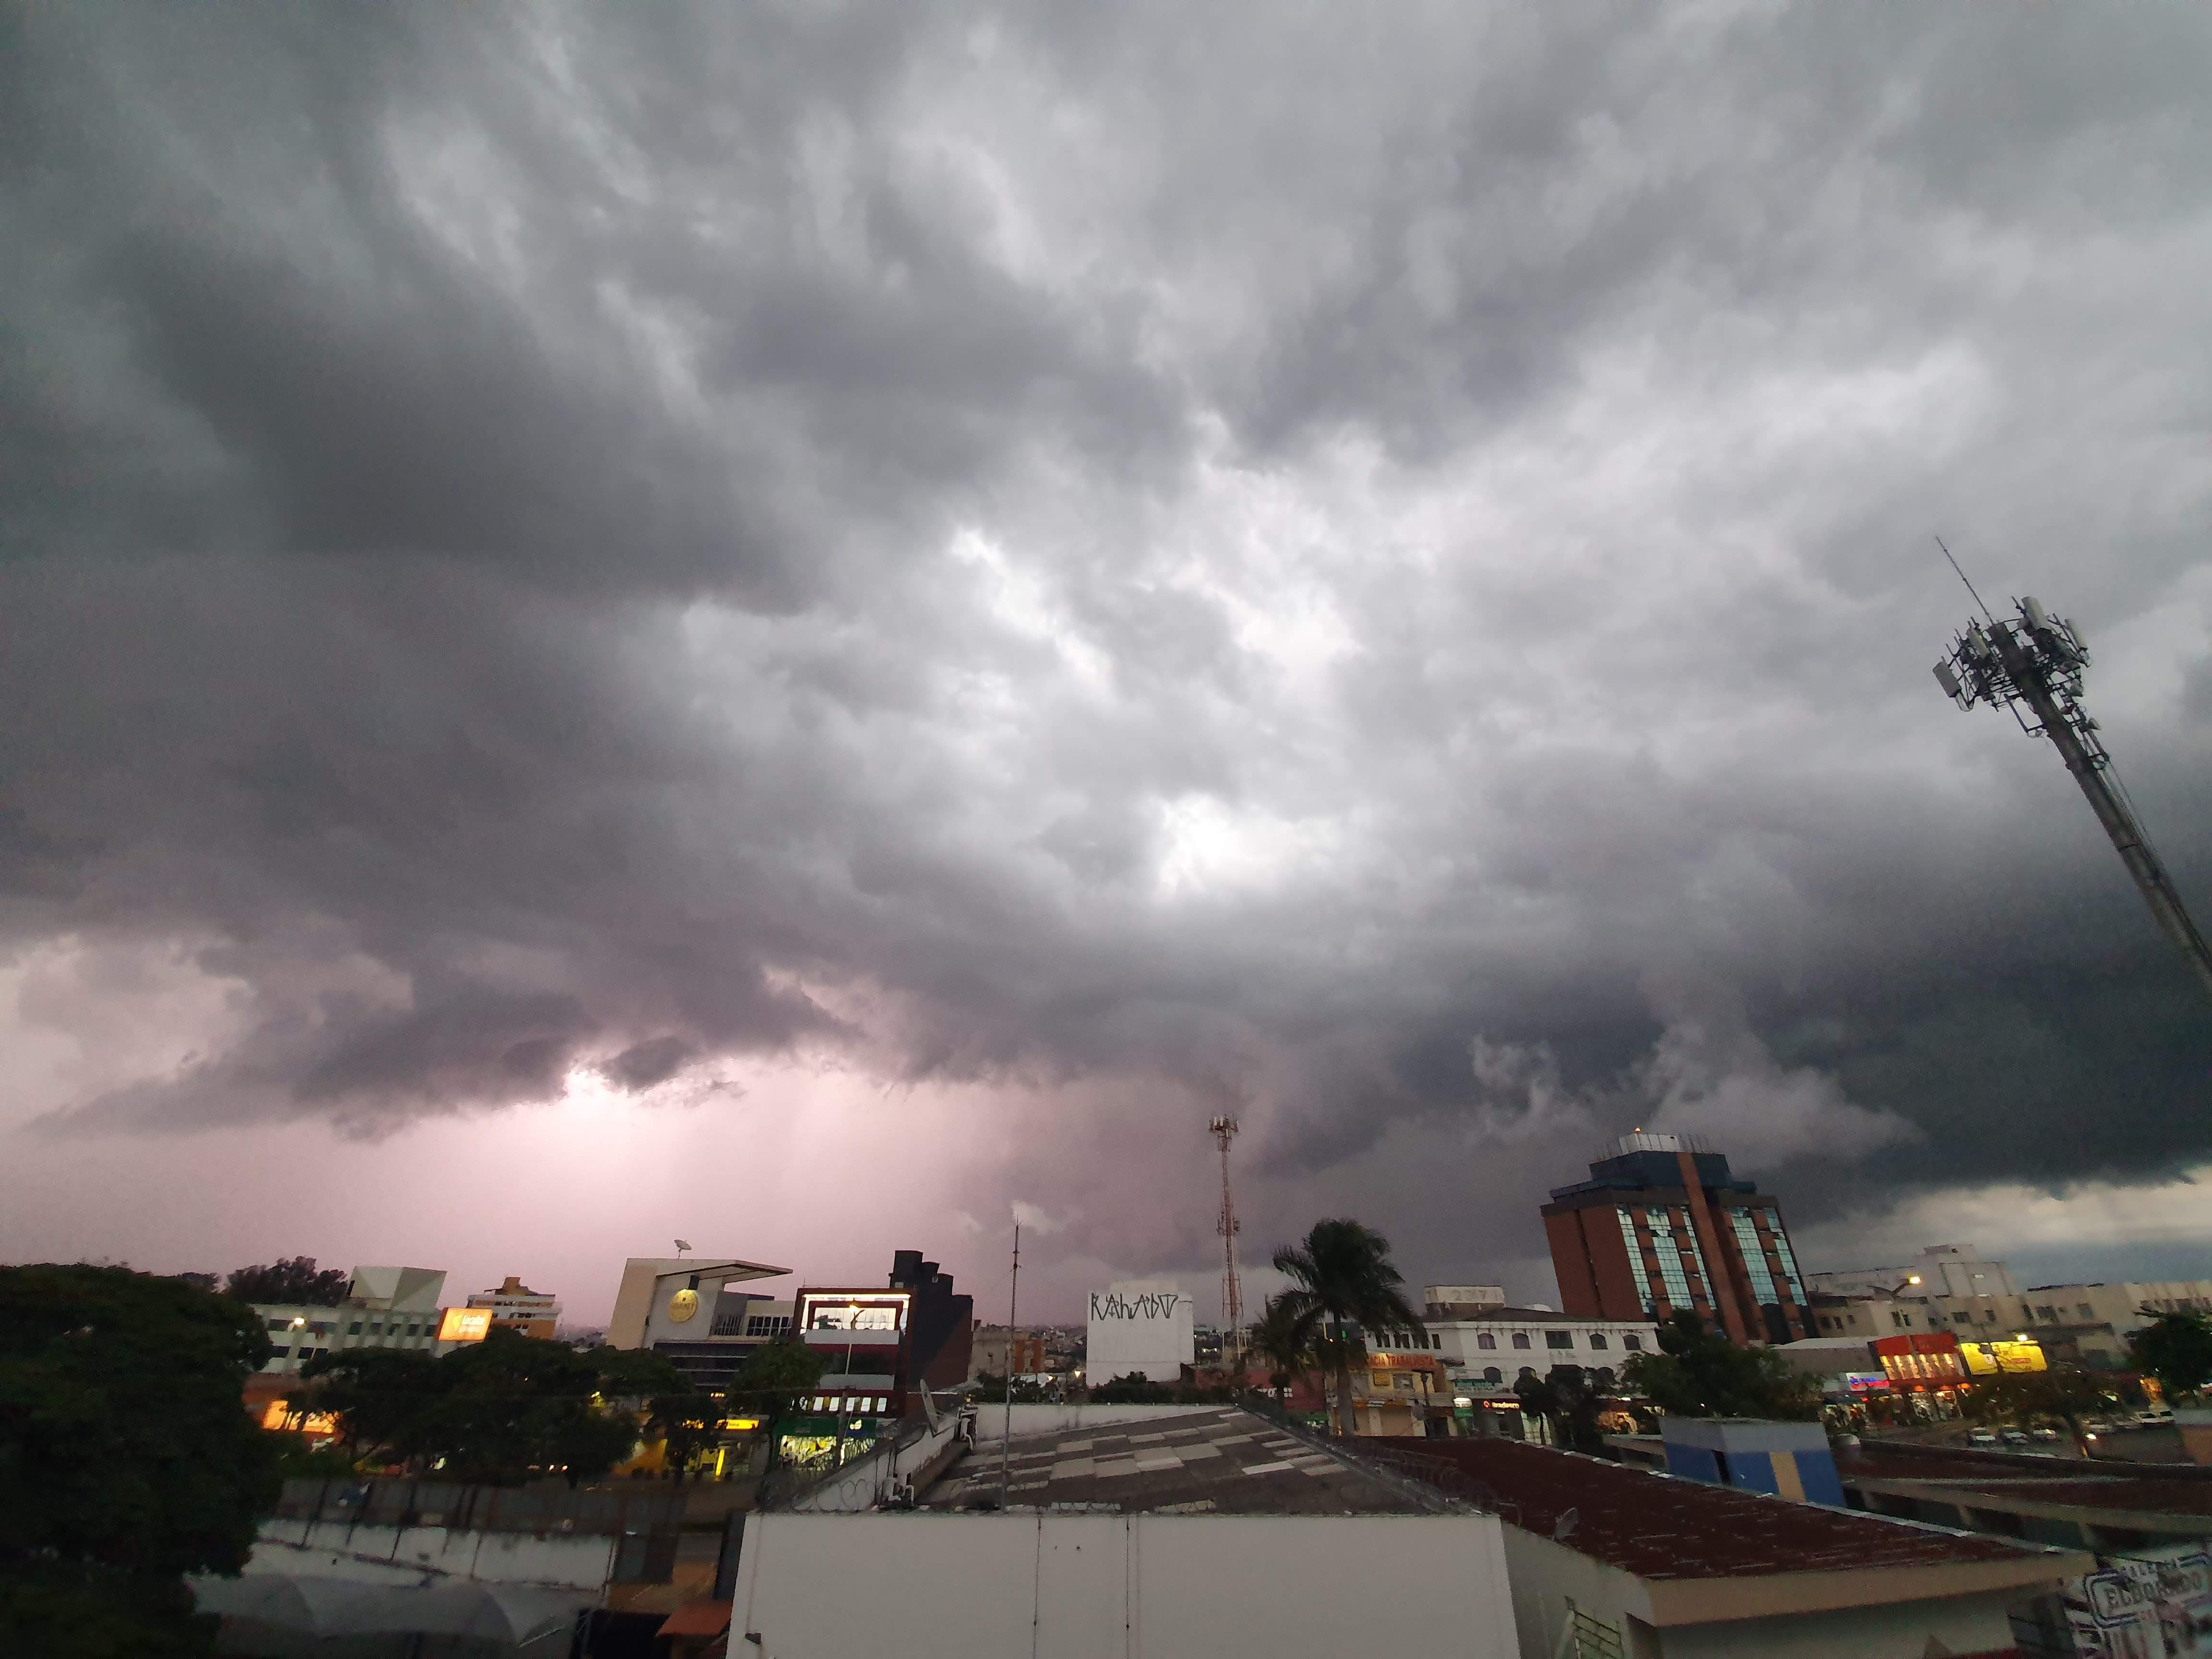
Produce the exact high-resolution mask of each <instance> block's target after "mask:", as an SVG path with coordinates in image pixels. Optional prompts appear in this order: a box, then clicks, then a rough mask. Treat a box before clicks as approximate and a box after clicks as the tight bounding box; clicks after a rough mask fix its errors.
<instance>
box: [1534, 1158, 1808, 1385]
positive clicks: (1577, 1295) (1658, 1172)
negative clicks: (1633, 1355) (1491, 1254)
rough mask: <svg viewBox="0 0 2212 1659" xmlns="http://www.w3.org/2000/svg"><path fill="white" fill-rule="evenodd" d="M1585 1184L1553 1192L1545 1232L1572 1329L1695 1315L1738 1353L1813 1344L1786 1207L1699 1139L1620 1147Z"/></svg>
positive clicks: (1594, 1168) (1545, 1208)
mask: <svg viewBox="0 0 2212 1659" xmlns="http://www.w3.org/2000/svg"><path fill="white" fill-rule="evenodd" d="M1589 1169H1590V1178H1589V1180H1587V1181H1582V1182H1576V1183H1575V1184H1574V1185H1573V1186H1571V1187H1559V1188H1553V1192H1552V1201H1551V1202H1550V1203H1548V1204H1547V1205H1545V1206H1543V1212H1542V1213H1543V1217H1544V1232H1545V1237H1546V1238H1547V1241H1548V1242H1549V1243H1550V1245H1551V1249H1552V1267H1553V1271H1554V1272H1555V1273H1557V1274H1558V1275H1559V1299H1560V1302H1561V1303H1562V1304H1563V1305H1564V1306H1565V1310H1566V1311H1567V1312H1568V1313H1569V1314H1571V1315H1572V1316H1577V1317H1578V1318H1582V1319H1585V1320H1591V1319H1601V1320H1612V1321H1624V1322H1659V1321H1663V1320H1665V1319H1666V1318H1668V1316H1670V1315H1672V1314H1675V1313H1681V1312H1688V1313H1692V1314H1695V1315H1696V1316H1698V1317H1699V1319H1701V1320H1703V1321H1704V1322H1705V1323H1706V1324H1708V1325H1709V1326H1711V1327H1712V1328H1715V1329H1717V1330H1719V1331H1721V1332H1722V1333H1723V1334H1725V1335H1726V1336H1727V1337H1728V1338H1729V1340H1730V1341H1732V1342H1735V1343H1738V1344H1753V1343H1769V1342H1777V1343H1778V1342H1790V1341H1795V1340H1797V1339H1798V1338H1800V1337H1804V1336H1808V1335H1811V1334H1814V1332H1813V1327H1812V1324H1811V1321H1810V1317H1809V1313H1808V1306H1807V1300H1808V1297H1807V1291H1806V1287H1805V1281H1804V1279H1803V1277H1802V1275H1801V1274H1800V1273H1799V1272H1798V1270H1797V1258H1796V1252H1795V1251H1794V1250H1793V1249H1791V1247H1790V1233H1789V1229H1788V1228H1787V1227H1785V1226H1784V1224H1783V1220H1782V1207H1781V1205H1780V1204H1779V1203H1778V1201H1777V1200H1775V1199H1774V1198H1773V1197H1772V1196H1771V1195H1770V1194H1765V1193H1762V1192H1760V1191H1759V1188H1758V1185H1757V1183H1756V1182H1749V1181H1739V1180H1737V1179H1736V1178H1735V1176H1734V1175H1733V1174H1732V1173H1731V1172H1730V1171H1729V1164H1728V1158H1726V1157H1725V1156H1724V1155H1723V1154H1722V1153H1719V1152H1714V1151H1713V1150H1712V1149H1711V1147H1710V1146H1706V1145H1705V1143H1704V1142H1703V1141H1702V1140H1701V1139H1699V1137H1697V1136H1695V1135H1670V1134H1646V1133H1640V1132H1639V1133H1636V1134H1632V1135H1624V1136H1622V1137H1621V1138H1620V1139H1618V1140H1616V1141H1614V1142H1613V1143H1612V1145H1610V1146H1607V1149H1606V1156H1605V1157H1603V1158H1600V1159H1599V1160H1598V1161H1597V1162H1596V1163H1595V1164H1591V1165H1590V1166H1589Z"/></svg>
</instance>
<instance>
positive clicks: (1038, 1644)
mask: <svg viewBox="0 0 2212 1659" xmlns="http://www.w3.org/2000/svg"><path fill="white" fill-rule="evenodd" d="M732 1614H733V1616H732V1630H731V1642H730V1645H731V1648H732V1650H733V1651H750V1652H752V1653H756V1654H759V1655H761V1656H763V1659H846V1656H849V1655H854V1654H874V1653H886V1654H888V1653H896V1654H898V1655H899V1656H900V1659H937V1656H940V1655H941V1656H945V1659H1030V1656H1031V1655H1036V1656H1039V1659H1109V1656H1112V1659H1132V1656H1139V1659H1140V1656H1153V1659H1168V1656H1184V1655H1191V1656H1198V1655H1206V1656H1218V1655H1236V1654H1248V1653H1249V1654H1265V1655H1267V1656H1268V1659H1301V1656H1307V1655H1311V1656H1314V1659H1322V1656H1327V1659H1342V1656H1346V1655H1359V1654H1367V1653H1374V1652H1378V1651H1389V1650H1396V1651H1401V1652H1408V1653H1436V1654H1446V1653H1448V1654H1450V1655H1452V1656H1454V1659H1508V1656H1510V1655H1511V1654H1512V1653H1513V1652H1514V1651H1515V1646H1514V1637H1513V1621H1512V1611H1511V1600H1510V1594H1509V1592H1508V1590H1507V1588H1506V1582H1505V1561H1504V1552H1503V1549H1502V1547H1501V1545H1500V1541H1499V1525H1498V1520H1497V1518H1496V1517H1495V1516H1486V1515H1468V1516H1415V1515H1407V1516H1395V1515H1362V1516H1336V1515H1299V1516H1203V1515H1201V1516H1170V1515H1129V1516H1120V1515H1035V1516H1028V1515H960V1514H933V1513H930V1512H927V1511H921V1512H918V1513H914V1514H893V1515H849V1516H848V1515H791V1514H783V1513H770V1514H765V1515H756V1516H751V1517H750V1519H749V1520H748V1522H747V1523H746V1528H745V1540H744V1556H743V1559H741V1561H740V1564H739V1566H738V1585H737V1596H736V1602H735V1606H734V1607H733V1609H732ZM746 1632H758V1633H759V1635H760V1638H761V1640H760V1643H759V1644H758V1645H757V1646H755V1645H754V1644H750V1643H748V1642H746V1641H745V1634H746ZM741 1644H742V1645H741ZM1547 1659H1548V1656H1547Z"/></svg>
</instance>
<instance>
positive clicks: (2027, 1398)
mask: <svg viewBox="0 0 2212 1659" xmlns="http://www.w3.org/2000/svg"><path fill="white" fill-rule="evenodd" d="M2105 1403H2106V1397H2105V1390H2104V1388H2103V1385H2102V1384H2101V1383H2100V1382H2099V1381H2098V1380H2097V1378H2095V1377H2094V1376H2091V1375H2090V1374H2089V1373H2088V1372H2087V1371H2082V1370H2075V1369H2073V1368H2072V1367H2070V1366H2060V1367H2057V1368H2056V1369H2053V1370H2045V1371H2007V1372H2005V1373H2003V1374H2002V1375H2001V1376H1993V1377H1990V1379H1989V1380H1988V1381H1987V1382H1983V1383H1975V1384H1974V1385H1973V1387H1972V1389H1971V1390H1970V1391H1969V1392H1968V1393H1967V1395H1966V1410H1967V1412H1968V1413H1969V1414H1971V1415H1972V1416H1974V1417H1977V1418H1981V1419H1987V1420H1990V1421H1994V1422H2012V1423H2016V1424H2018V1425H2020V1426H2021V1428H2023V1429H2027V1428H2033V1427H2035V1426H2036V1425H2037V1423H2038V1421H2039V1419H2043V1418H2046V1417H2055V1418H2057V1419H2058V1420H2059V1421H2060V1422H2062V1423H2063V1424H2065V1425H2066V1432H2067V1433H2068V1434H2069V1435H2071V1436H2072V1437H2073V1438H2074V1444H2075V1449H2077V1450H2079V1451H2080V1452H2081V1454H2082V1455H2084V1456H2087V1455H2088V1450H2089V1439H2088V1436H2087V1434H2086V1433H2085V1432H2084V1431H2083V1430H2082V1427H2081V1419H2082V1417H2083V1416H2084V1415H2085V1414H2086V1413H2090V1412H2095V1411H2101V1410H2103V1409H2104V1407H2105Z"/></svg>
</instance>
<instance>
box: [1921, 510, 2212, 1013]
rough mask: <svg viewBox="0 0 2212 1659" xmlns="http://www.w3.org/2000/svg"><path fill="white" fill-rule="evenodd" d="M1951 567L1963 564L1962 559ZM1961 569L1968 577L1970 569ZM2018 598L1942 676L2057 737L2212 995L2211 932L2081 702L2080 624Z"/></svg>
mask: <svg viewBox="0 0 2212 1659" xmlns="http://www.w3.org/2000/svg"><path fill="white" fill-rule="evenodd" d="M1939 545H1940V543H1939ZM1950 552H1951V550H1950V549H1948V547H1947V548H1945V549H1944V550H1943V554H1944V556H1945V557H1946V558H1949V557H1950ZM1952 568H1954V569H1957V568H1958V561H1956V560H1955V559H1954V560H1952ZM1959 574H1960V580H1962V581H1964V580H1966V573H1965V572H1964V571H1960V573H1959ZM1966 591H1967V592H1970V593H1972V592H1974V585H1973V584H1972V582H1967V583H1966ZM1981 597H1982V596H1981V595H1980V594H1978V593H1974V600H1975V603H1976V604H1978V605H1979V604H1981ZM2014 604H2015V606H2016V607H2017V609H2018V611H2019V615H2018V616H2017V617H2011V618H2008V619H2007V620H2006V621H2003V622H1999V621H1998V620H1997V619H1996V617H1994V616H1992V615H1990V609H1989V607H1988V606H1987V605H1982V615H1983V617H1984V618H1986V619H1987V622H1988V624H1989V625H1988V626H1987V627H1986V628H1985V627H1984V626H1983V625H1982V623H1980V622H1970V623H1967V624H1966V631H1965V632H1964V633H1962V634H1960V635H1958V636H1957V637H1956V638H1955V639H1954V641H1952V645H1951V653H1950V654H1949V655H1948V657H1946V658H1945V659H1943V660H1942V662H1939V663H1937V664H1936V684H1939V685H1941V686H1942V688H1943V690H1944V691H1945V693H1946V694H1948V696H1949V697H1950V698H1951V700H1952V701H1953V702H1955V703H1957V704H1958V705H1959V707H1960V708H1973V707H1974V706H1975V705H1976V704H1977V703H1990V704H2000V703H2001V704H2002V705H2003V706H2004V707H2005V708H2008V709H2010V710H2011V711H2012V714H2013V718H2014V719H2015V720H2018V721H2019V722H2020V725H2021V730H2022V731H2024V732H2027V733H2028V734H2029V735H2030V736H2032V737H2033V736H2042V737H2046V738H2050V739H2051V743H2052V744H2054V745H2055V746H2056V747H2057V750H2058V753H2059V756H2060V757H2061V758H2062V759H2063V760H2064V761H2065V763H2066V769H2067V770H2068V771H2069V772H2071V773H2072V774H2073V775H2074V781H2075V783H2077V784H2079V785H2080V786H2081V793H2082V794H2083V795H2085V796H2087V798H2088V801H2089V805H2090V808H2091V810H2093V811H2094V812H2095V813H2096V815H2097V822H2098V823H2101V824H2102V825H2104V827H2105V833H2106V835H2107V836H2110V837H2112V846H2113V848H2115V849H2116V850H2117V851H2118V853H2119V855H2120V862H2121V863H2123V864H2124V865H2126V866H2127V867H2128V873H2129V874H2130V876H2132V877H2134V878H2135V884H2136V890H2138V891H2140V892H2141V893H2142V897H2143V902H2144V903H2145V904H2147V905H2148V906H2149V907H2150V913H2151V916H2152V918H2153V920H2154V921H2156V922H2157V923H2158V927H2159V931H2160V933H2164V934H2165V935H2166V938H2167V939H2171V940H2172V942H2173V944H2174V945H2175V947H2176V948H2177V949H2179V951H2180V952H2181V953H2182V955H2183V956H2184V957H2187V958H2188V960H2189V965H2190V966H2191V968H2192V969H2195V970H2196V973H2197V979H2198V981H2200V982H2201V983H2202V984H2203V987H2204V990H2205V992H2206V994H2208V995H2212V948H2207V946H2206V945H2205V942H2204V935H2203V934H2202V933H2199V932H2197V924H2196V923H2195V922H2194V921H2191V920H2190V917H2189V912H2188V911H2187V910H2186V909H2185V908H2183V907H2182V902H2181V895H2180V894H2179V892H2177V891H2176V890H2174V885H2173V878H2172V877H2171V876H2169V875H2167V874H2166V866H2165V864H2164V863H2163V862H2161V861H2160V858H2159V856H2158V853H2157V851H2156V849H2154V848H2153V847H2152V846H2151V844H2150V837H2149V836H2148V835H2147V834H2145V833H2144V831H2143V827H2142V821H2141V820H2140V819H2139V818H2137V817H2136V811H2135V807H2134V805H2133V803H2131V802H2130V800H2129V799H2128V795H2127V791H2126V790H2125V789H2124V787H2122V786H2121V784H2120V781H2119V779H2118V776H2117V775H2115V774H2114V773H2113V771H2112V757H2111V756H2110V755H2108V754H2106V752H2105V745H2104V744H2103V743H2102V742H2101V741H2100V739H2099V738H2098V736H2097V722H2096V721H2095V720H2092V719H2090V718H2089V711H2088V710H2087V709H2086V708H2082V706H2081V671H2082V670H2083V669H2084V668H2087V666H2088V665H2089V652H2088V647H2086V646H2084V645H2083V644H2082V642H2081V629H2078V628H2076V627H2075V625H2074V624H2073V623H2070V622H2068V621H2066V620H2065V619H2064V618H2063V617H2053V616H2051V615H2049V614H2048V613H2047V612H2045V610H2044V608H2043V606H2042V605H2039V604H2038V603H2037V601H2036V600H2035V599H2034V597H2033V595H2031V596H2029V597H2028V598H2027V599H2016V600H2015V601H2014ZM2023 704H2024V705H2026V712H2025V713H2023V712H2022V705H2023ZM2030 716H2033V719H2032V720H2031V718H2030Z"/></svg>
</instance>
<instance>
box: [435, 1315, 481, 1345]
mask: <svg viewBox="0 0 2212 1659" xmlns="http://www.w3.org/2000/svg"><path fill="white" fill-rule="evenodd" d="M490 1334H491V1310H490V1309H489V1308H447V1309H446V1310H443V1313H442V1315H441V1317H440V1318H439V1321H438V1340H439V1341H441V1342H481V1341H483V1340H484V1338H486V1337H487V1336H489V1335H490Z"/></svg>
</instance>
